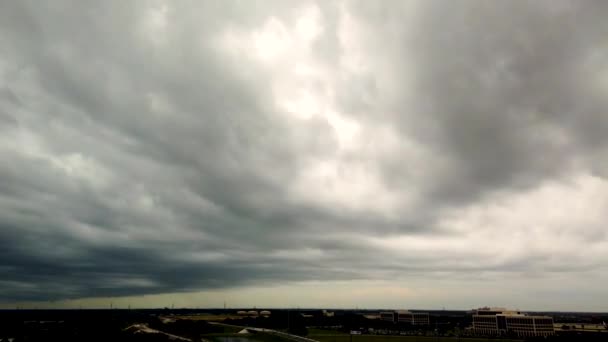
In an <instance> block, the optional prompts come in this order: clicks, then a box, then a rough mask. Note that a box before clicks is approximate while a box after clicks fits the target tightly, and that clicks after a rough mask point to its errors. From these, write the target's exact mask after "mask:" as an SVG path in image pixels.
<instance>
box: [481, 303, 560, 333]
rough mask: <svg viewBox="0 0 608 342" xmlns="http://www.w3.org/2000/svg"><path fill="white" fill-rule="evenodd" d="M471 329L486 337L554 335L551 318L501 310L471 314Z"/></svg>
mask: <svg viewBox="0 0 608 342" xmlns="http://www.w3.org/2000/svg"><path fill="white" fill-rule="evenodd" d="M473 329H474V331H475V333H476V334H479V335H486V336H501V335H516V336H518V337H529V336H549V335H553V334H555V330H554V329H553V318H552V317H549V316H528V315H525V314H522V313H521V312H519V311H509V310H506V309H503V308H481V309H478V310H475V311H474V313H473Z"/></svg>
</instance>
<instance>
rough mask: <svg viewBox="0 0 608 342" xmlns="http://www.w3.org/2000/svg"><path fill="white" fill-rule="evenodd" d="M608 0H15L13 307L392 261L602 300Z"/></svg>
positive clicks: (2, 71) (411, 278)
mask: <svg viewBox="0 0 608 342" xmlns="http://www.w3.org/2000/svg"><path fill="white" fill-rule="evenodd" d="M607 7H608V4H606V3H605V2H603V1H586V2H574V1H565V0H564V1H520V2H500V3H498V2H491V3H488V2H485V1H474V0H470V1H453V2H450V3H449V4H447V3H445V2H443V1H408V2H402V1H394V2H391V1H382V2H377V3H372V2H369V1H346V2H326V1H320V2H312V1H311V2H287V1H276V2H275V1H260V2H240V1H221V2H217V1H209V2H206V1H194V2H187V1H184V2H169V1H166V2H165V1H135V2H128V3H123V2H118V1H117V2H102V3H89V4H85V3H83V2H76V3H74V2H71V1H66V2H61V1H59V2H53V3H48V4H46V3H40V2H35V1H20V2H4V3H2V4H0V156H1V158H0V261H1V262H0V272H1V273H2V274H3V276H2V277H1V279H0V301H2V302H5V303H6V302H18V301H25V300H27V301H31V300H33V301H44V300H57V299H73V298H82V297H108V296H127V295H130V296H136V295H144V294H163V293H176V292H192V291H199V290H217V289H225V288H230V287H239V288H246V287H255V286H265V285H266V284H298V283H300V284H301V283H303V282H317V281H318V282H323V281H328V282H331V281H354V282H361V284H370V282H371V283H373V282H374V281H378V280H387V279H395V280H396V281H399V282H401V283H403V284H407V285H406V286H409V287H411V288H416V289H423V288H434V289H436V290H437V291H439V290H442V289H443V290H445V291H448V292H449V291H454V293H459V291H462V289H463V288H468V287H475V286H482V285H479V284H494V285H496V284H500V283H503V282H504V283H505V284H506V283H509V284H511V285H510V286H522V291H524V296H525V295H530V296H531V295H533V294H534V293H538V292H542V291H543V290H547V291H549V292H548V293H553V292H551V291H554V292H555V293H556V294H555V296H556V297H551V296H549V297H548V298H547V299H546V300H547V302H552V301H554V300H556V299H561V296H562V294H563V293H562V292H559V289H558V288H557V287H556V286H557V285H556V284H555V280H556V279H560V284H561V286H568V287H578V288H581V287H582V288H583V290H587V291H588V293H593V294H594V295H596V294H597V293H598V291H600V287H599V286H600V284H601V282H602V281H605V280H608V270H606V266H605V265H606V260H608V252H607V251H608V236H607V233H606V230H605V229H604V227H603V223H604V222H605V221H606V219H607V218H608V217H607V214H606V211H605V210H604V209H605V208H606V206H607V205H608V180H607V179H606V176H607V171H608V157H607V154H606V153H607V152H608V149H607V147H608V135H607V134H605V133H606V132H608V116H607V114H606V113H607V109H608V96H607V95H608V63H607V62H606V60H608V59H607V58H606V57H608V39H607V38H606V37H608V22H606V21H605V20H604V17H605V13H608V8H607ZM589 279H593V280H594V281H597V282H598V285H597V286H598V287H594V285H592V284H590V282H589V281H588V280H589ZM526 284H529V285H526ZM366 286H371V285H366ZM456 287H457V288H458V289H456ZM325 291H329V292H331V289H328V288H327V289H325ZM600 292H601V291H600ZM509 293H510V292H509V291H508V290H507V289H505V292H503V293H500V292H497V293H495V294H493V295H488V297H487V298H489V299H492V298H496V300H497V301H498V300H499V298H501V295H504V296H507V297H508V298H512V297H509V296H511V295H512V294H509ZM427 295H428V296H429V297H428V300H427V301H425V299H419V301H418V302H419V303H421V304H424V303H435V302H434V300H433V298H431V297H432V296H433V295H431V294H427ZM492 296H495V297H492ZM604 299H608V297H605V294H604ZM596 300H597V298H596ZM522 303H523V304H526V302H525V301H524V302H522ZM528 303H532V302H528ZM589 303H593V301H589ZM303 304H305V303H303ZM321 304H323V303H319V305H321ZM327 305H332V303H331V299H328V301H327ZM540 305H542V303H541V304H540ZM568 305H570V304H568ZM572 305H574V306H575V305H576V304H572Z"/></svg>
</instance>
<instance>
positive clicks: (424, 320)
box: [380, 311, 429, 325]
mask: <svg viewBox="0 0 608 342" xmlns="http://www.w3.org/2000/svg"><path fill="white" fill-rule="evenodd" d="M380 319H381V320H383V321H390V322H393V323H406V324H411V325H429V314H428V313H426V312H410V311H384V312H381V313H380Z"/></svg>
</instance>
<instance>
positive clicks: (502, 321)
mask: <svg viewBox="0 0 608 342" xmlns="http://www.w3.org/2000/svg"><path fill="white" fill-rule="evenodd" d="M377 317H378V318H380V319H381V320H383V321H387V322H393V323H406V324H411V325H420V326H425V325H426V326H428V325H430V321H429V314H428V313H426V312H411V311H383V312H380V315H379V316H377ZM472 319H473V327H472V329H473V333H474V334H475V335H480V336H517V337H534V336H551V335H554V334H555V329H554V325H553V318H552V317H550V316H538V315H527V314H524V313H522V312H520V311H516V310H507V309H504V308H489V307H485V308H479V309H476V310H473V312H472Z"/></svg>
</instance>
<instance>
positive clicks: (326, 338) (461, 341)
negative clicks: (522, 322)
mask: <svg viewBox="0 0 608 342" xmlns="http://www.w3.org/2000/svg"><path fill="white" fill-rule="evenodd" d="M309 337H310V338H312V339H315V340H318V341H321V342H351V339H350V338H351V336H350V335H317V336H312V335H311V336H309ZM486 341H492V342H499V341H501V342H521V341H520V340H509V339H504V340H500V339H485V338H464V337H462V338H457V337H429V336H381V335H353V336H352V342H486Z"/></svg>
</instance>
